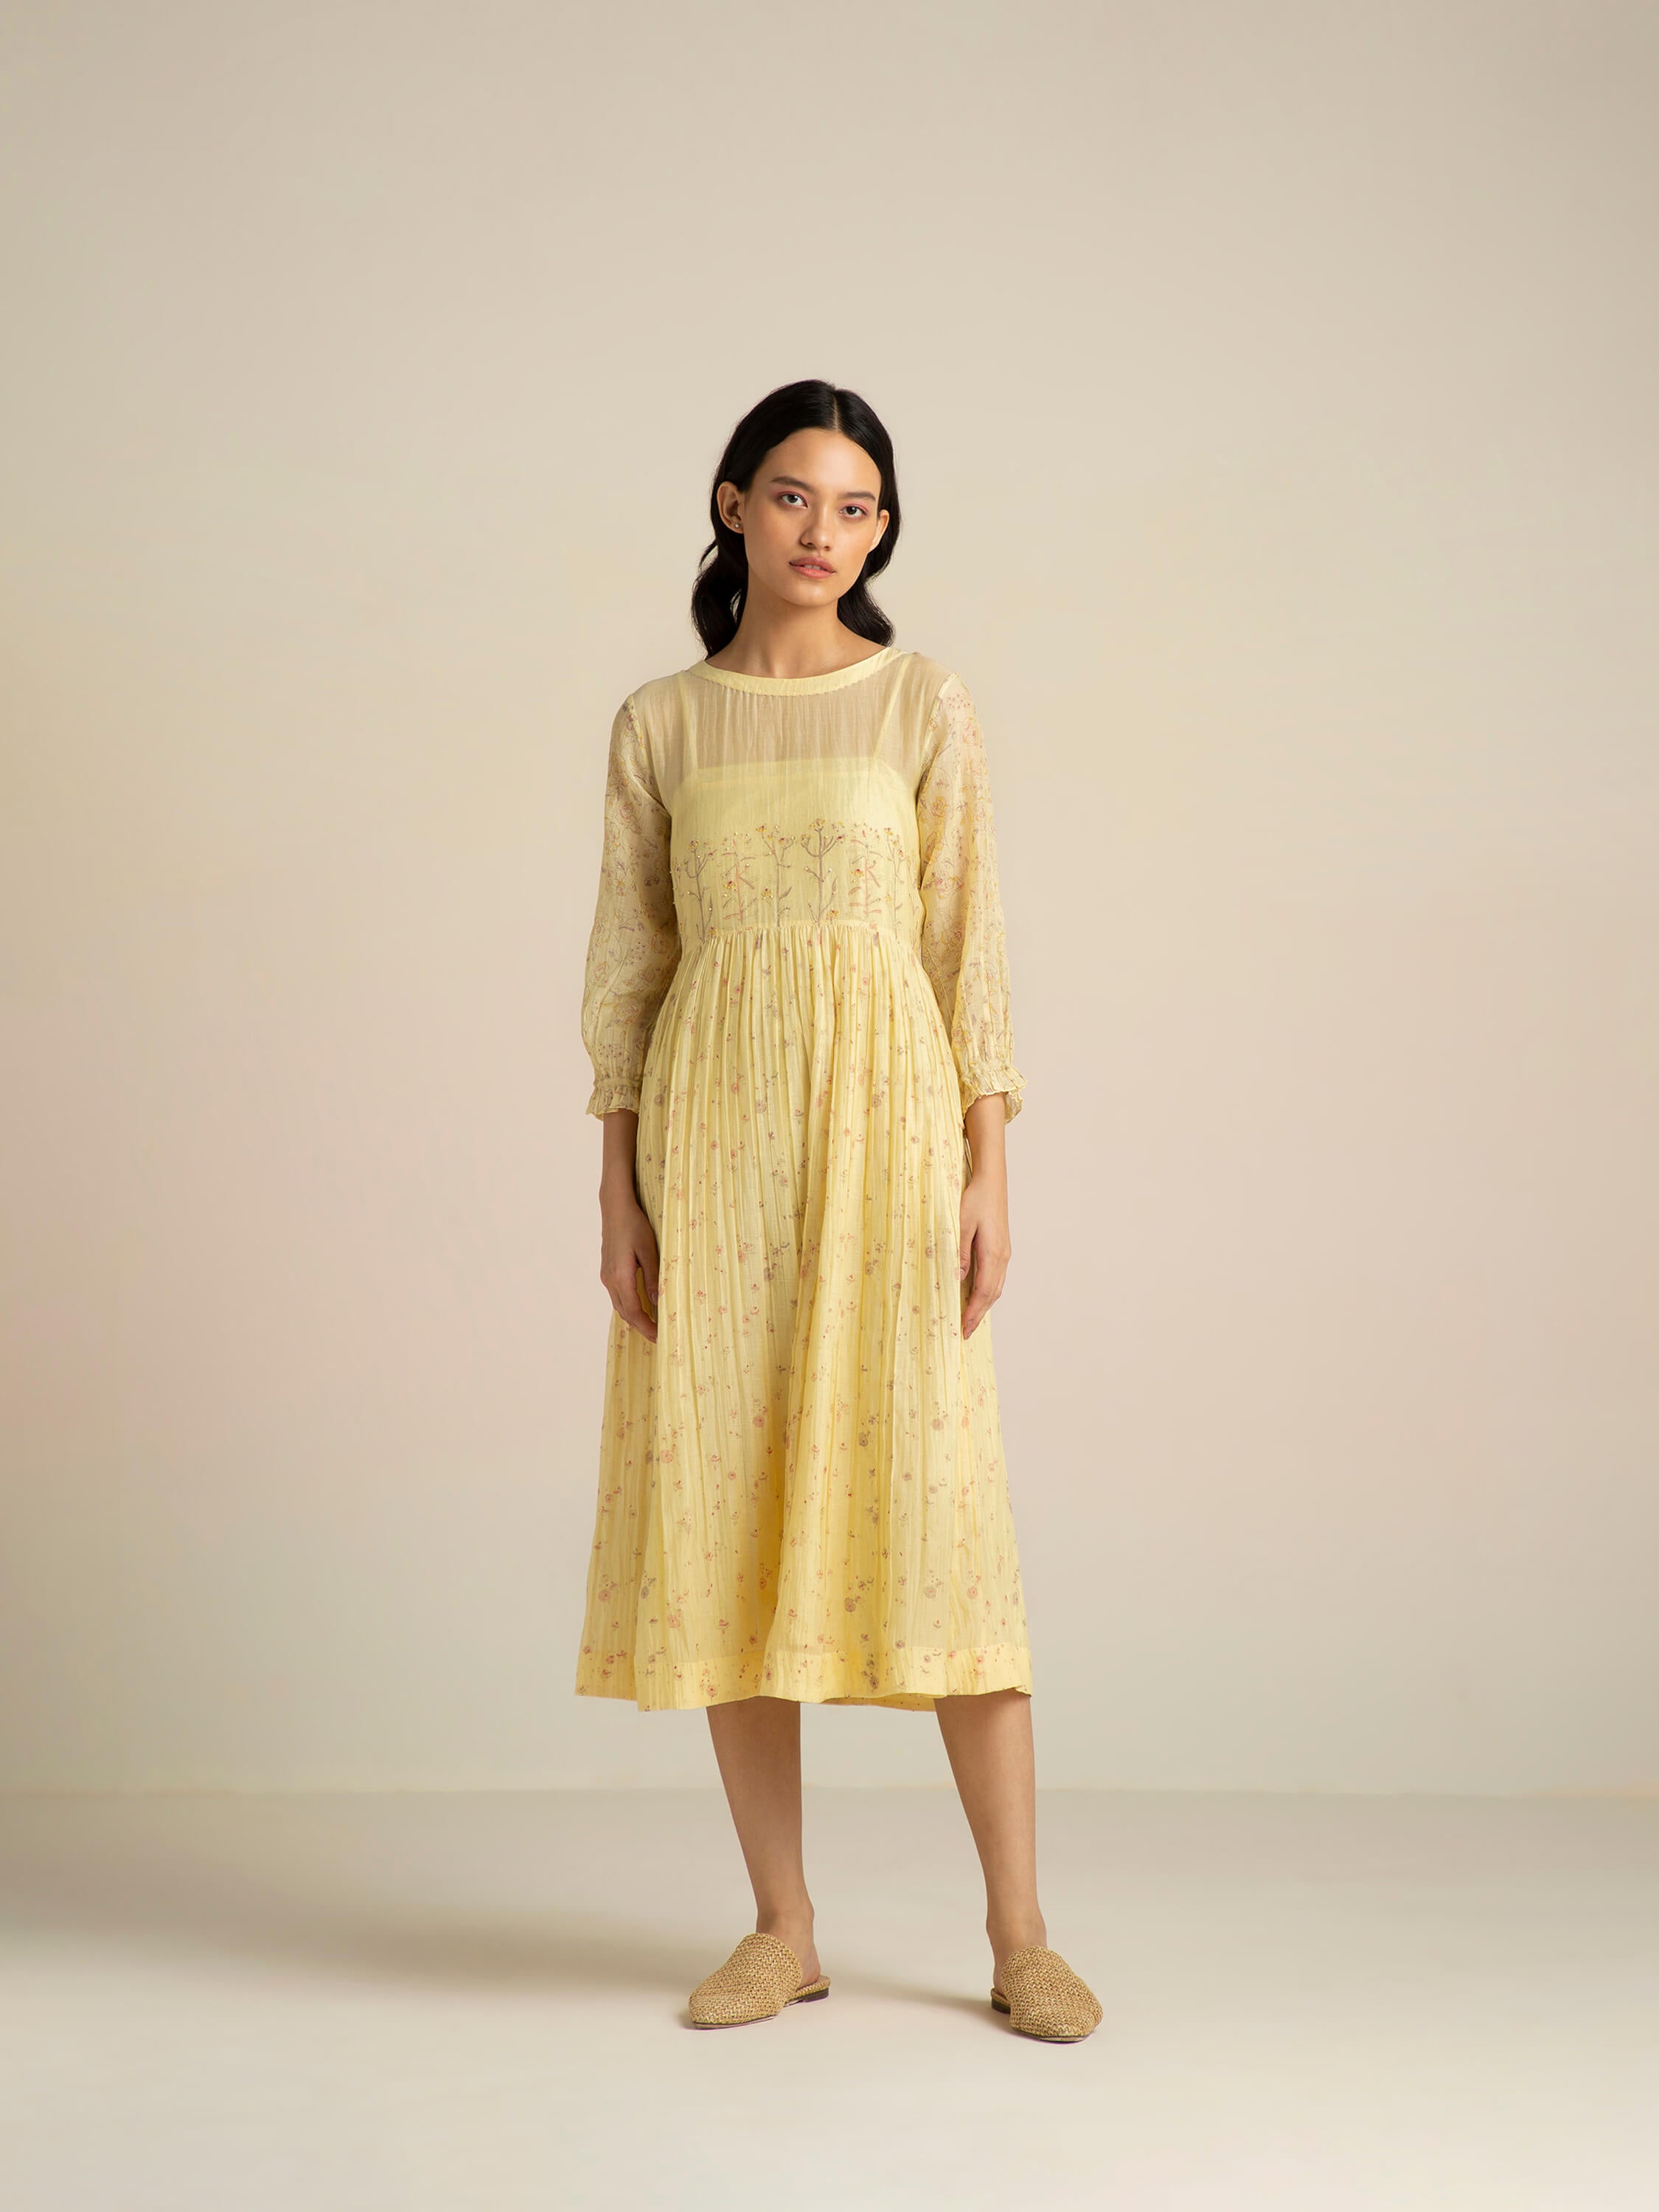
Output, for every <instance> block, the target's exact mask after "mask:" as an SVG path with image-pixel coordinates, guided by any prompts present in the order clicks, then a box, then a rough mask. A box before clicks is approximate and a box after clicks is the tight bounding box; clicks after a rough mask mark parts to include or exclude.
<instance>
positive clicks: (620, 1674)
mask: <svg viewBox="0 0 1659 2212" xmlns="http://www.w3.org/2000/svg"><path fill="white" fill-rule="evenodd" d="M665 1671H666V1673H667V1675H668V1679H667V1680H656V1679H653V1678H654V1676H655V1674H656V1669H655V1668H654V1667H648V1668H641V1669H637V1670H636V1669H635V1667H634V1664H633V1662H631V1660H629V1658H628V1657H627V1656H625V1655H624V1654H623V1653H620V1652H618V1653H613V1654H611V1656H609V1657H608V1658H606V1657H603V1656H600V1655H599V1653H597V1652H587V1651H584V1652H583V1653H582V1655H581V1657H580V1662H578V1665H577V1668H576V1681H575V1692H576V1695H577V1696H578V1697H579V1698H618V1699H631V1700H632V1701H633V1703H634V1704H635V1705H637V1706H638V1707H639V1709H640V1711H641V1712H673V1711H681V1712H683V1711H695V1710H696V1709H697V1708H699V1707H701V1706H707V1705H730V1704H732V1703H733V1702H735V1701H736V1700H737V1699H740V1698H756V1697H763V1698H785V1699H789V1700H791V1701H792V1702H793V1703H794V1704H797V1705H887V1706H890V1707H891V1708H893V1709H894V1710H896V1711H902V1712H924V1713H927V1712H932V1711H933V1710H934V1701H935V1699H939V1698H954V1697H964V1696H973V1695H976V1694H978V1693H981V1692H986V1691H990V1690H1019V1691H1023V1692H1024V1694H1025V1695H1026V1696H1027V1697H1029V1696H1030V1693H1031V1655H1030V1649H1029V1647H1028V1646H1026V1645H1024V1644H989V1645H983V1646H981V1648H979V1649H978V1650H962V1651H932V1650H930V1651H918V1652H915V1653H912V1654H908V1655H907V1654H894V1655H892V1656H890V1657H889V1658H888V1659H887V1660H886V1661H885V1662H872V1661H860V1660H858V1659H854V1658H843V1657H841V1656H837V1655H835V1654H825V1653H823V1652H817V1651H772V1652H770V1653H763V1652H758V1651H757V1652H738V1653H734V1654H732V1655H730V1656H723V1657H720V1658H718V1659H705V1660H700V1661H696V1662H690V1663H688V1664H687V1665H684V1666H682V1667H678V1668H671V1669H667V1670H665Z"/></svg>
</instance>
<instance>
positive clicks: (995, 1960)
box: [985, 1912, 1048, 1988]
mask: <svg viewBox="0 0 1659 2212" xmlns="http://www.w3.org/2000/svg"><path fill="white" fill-rule="evenodd" d="M985 1933H986V1935H987V1936H988V1937H989V1938H990V1942H991V1971H992V1978H993V1979H994V1982H995V1983H996V1984H997V1986H998V1988H1000V1987H1001V1985H1002V1970H1003V1967H1004V1966H1006V1964H1007V1962H1008V1960H1010V1959H1011V1958H1012V1956H1013V1954H1014V1953H1015V1952H1016V1951H1031V1950H1036V1949H1040V1948H1042V1947H1043V1946H1045V1945H1046V1944H1047V1942H1048V1926H1047V1923H1045V1922H1044V1920H1043V1917H1042V1914H1041V1913H1040V1912H1030V1913H1024V1914H1022V1915H1021V1916H1020V1917H1018V1919H1012V1920H1006V1921H1004V1922H1002V1923H1000V1924H994V1923H992V1922H990V1921H988V1920H987V1922H986V1923H985Z"/></svg>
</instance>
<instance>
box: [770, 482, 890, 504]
mask: <svg viewBox="0 0 1659 2212" xmlns="http://www.w3.org/2000/svg"><path fill="white" fill-rule="evenodd" d="M769 482H770V483H784V484H793V486H794V487H795V489H796V490H797V491H816V490H817V485H816V484H810V483H807V481H806V479H805V477H770V478H769ZM874 497H875V494H874V492H872V491H844V492H842V498H843V499H873V498H874Z"/></svg>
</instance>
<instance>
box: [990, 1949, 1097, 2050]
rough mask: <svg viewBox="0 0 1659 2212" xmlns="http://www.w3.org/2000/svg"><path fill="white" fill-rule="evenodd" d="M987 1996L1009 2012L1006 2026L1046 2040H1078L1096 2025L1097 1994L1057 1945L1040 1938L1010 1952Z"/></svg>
mask: <svg viewBox="0 0 1659 2212" xmlns="http://www.w3.org/2000/svg"><path fill="white" fill-rule="evenodd" d="M991 2002H992V2004H993V2005H994V2007H995V2008H996V2009H997V2011H999V2012H1006V2014H1007V2015H1008V2025H1009V2026H1010V2027H1012V2028H1017V2029H1018V2032H1019V2033H1020V2034H1021V2035H1035V2036H1037V2037H1039V2038H1040V2039H1042V2041H1043V2042H1044V2043H1079V2042H1081V2041H1082V2039H1083V2038H1084V2037H1085V2035H1092V2034H1093V2033H1094V2032H1095V2030H1096V2029H1097V2027H1099V2026H1100V2019H1101V2004H1100V1999H1099V1998H1098V1997H1097V1996H1096V1995H1095V1993H1094V1991H1093V1990H1091V1988H1090V1987H1089V1984H1087V1982H1085V1981H1084V1980H1082V1979H1081V1978H1079V1976H1078V1975H1076V1974H1074V1973H1073V1972H1072V1970H1071V1968H1070V1967H1069V1966H1067V1965H1066V1961H1065V1960H1064V1959H1062V1958H1061V1957H1060V1954H1059V1952H1058V1951H1050V1950H1049V1949H1048V1948H1047V1947H1046V1946H1045V1945H1043V1944H1041V1943H1036V1944H1033V1945H1032V1946H1031V1948H1030V1949H1029V1950H1025V1951H1012V1952H1010V1954H1008V1956H1007V1958H1006V1959H1005V1960H1003V1962H1002V1980H1001V1984H1000V1987H999V1986H998V1985H997V1984H992V1988H991Z"/></svg>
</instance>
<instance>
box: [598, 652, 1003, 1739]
mask: <svg viewBox="0 0 1659 2212" xmlns="http://www.w3.org/2000/svg"><path fill="white" fill-rule="evenodd" d="M582 1035H583V1038H584V1041H585V1042H586V1047H587V1049H588V1053H589V1055H590V1057H591V1059H592V1066H593V1087H592V1094H591V1096H590V1097H589V1100H588V1111H589V1112H590V1113H592V1114H596V1115H602V1114H605V1113H608V1112H611V1111H613V1110H614V1109H617V1108H619V1107H629V1108H633V1109H636V1110H637V1112H638V1114H639V1132H638V1147H637V1152H636V1155H635V1175H636V1181H637V1183H638V1188H639V1194H640V1200H641V1206H643V1208H644V1210H645V1212H646V1215H647V1218H648V1219H649V1221H650V1223H651V1225H652V1228H653V1231H654V1232H655V1234H656V1237H657V1242H658V1253H659V1285H658V1304H657V1324H658V1335H657V1341H656V1342H655V1344H654V1345H653V1344H650V1343H647V1341H646V1340H645V1339H644V1338H642V1337H641V1336H640V1335H638V1334H636V1333H635V1331H633V1330H631V1329H630V1328H628V1326H627V1324H626V1323H625V1322H623V1320H622V1319H621V1317H620V1316H613V1318H612V1321H611V1334H610V1339H609V1346H608V1352H607V1358H606V1376H605V1421H604V1427H603V1431H602V1435H601V1438H600V1453H599V1499H598V1510H597V1515H596V1525H595V1531H594V1546H593V1552H592V1559H591V1562H590V1566H589V1572H588V1578H587V1602H586V1620H585V1622H584V1626H583V1633H582V1644H581V1651H580V1659H579V1662H578V1667H577V1679H576V1687H577V1689H578V1691H579V1692H585V1693H587V1694H590V1695H595V1696H601V1697H606V1696H608V1697H626V1698H633V1699H636V1701H637V1702H638V1703H639V1704H640V1705H642V1706H647V1707H661V1706H686V1705H712V1704H716V1703H720V1702H722V1701H724V1700H726V1699H732V1698H741V1697H747V1696H750V1695H753V1694H756V1693H757V1692H759V1693H763V1694H766V1695H769V1696H775V1697H787V1698H795V1699H811V1700H817V1701H823V1702H829V1703H848V1704H879V1705H901V1706H908V1707H913V1708H926V1707H929V1706H931V1705H932V1704H933V1699H934V1698H935V1697H936V1696H939V1695H946V1694H956V1693H957V1692H965V1691H977V1690H991V1689H1000V1688H1006V1687H1012V1688H1018V1689H1029V1688H1030V1653H1029V1650H1028V1645H1027V1638H1026V1627H1025V1615H1024V1601H1023V1597H1022V1593H1021V1588H1020V1577H1019V1565H1018V1556H1017V1552H1016V1547H1015V1541H1014V1531H1013V1524H1012V1514H1011V1510H1010V1506H1009V1500H1008V1492H1007V1482H1006V1472H1005V1468H1004V1464H1003V1456H1002V1443H1001V1435H1000V1420H999V1415H998V1407H997V1395H996V1380H995V1374H994V1363H993V1358H992V1349H991V1336H990V1326H989V1323H988V1322H981V1324H980V1326H979V1328H977V1329H975V1332H974V1334H973V1335H972V1336H971V1337H969V1338H968V1339H967V1340H963V1335H962V1331H961V1311H962V1304H963V1289H962V1285H961V1284H960V1282H959V1280H958V1277H957V1243H958V1234H959V1210H960V1205H961V1197H962V1185H963V1174H964V1171H965V1169H966V1166H967V1159H966V1152H965V1146H964V1139H963V1112H964V1110H965V1109H966V1108H967V1107H968V1106H969V1104H970V1103H972V1102H973V1100H974V1099H975V1098H977V1097H982V1096H984V1095H986V1094H987V1093H992V1092H1000V1093H1001V1094H1002V1095H1003V1097H1004V1101H1005V1112H1006V1115H1008V1116H1009V1117H1010V1118H1012V1115H1014V1114H1016V1113H1018V1110H1019V1107H1020V1103H1021V1094H1022V1090H1023V1083H1022V1079H1021V1077H1020V1075H1019V1073H1018V1069H1017V1068H1016V1066H1015V1065H1014V1061H1013V1056H1012V1030H1011V1026H1010V1018H1009V1003H1008V975H1007V961H1006V946H1005V939H1004V931H1003V917H1002V906H1001V899H1000V892H999V889H998V884H997V875H996V854H995V842H994V832H993V824H992V816H991V805H990V793H989V785H988V781H987V770H986V758H985V749H984V743H983V739H982V738H981V732H980V729H979V726H978V723H977V720H976V719H975V714H974V709H973V705H972V702H971V701H970V699H969V695H968V692H967V690H966V689H965V687H964V686H963V684H962V683H961V681H960V680H959V679H958V678H956V677H955V676H953V675H951V672H950V671H948V670H946V669H945V668H943V667H942V666H940V665H939V664H938V663H937V662H934V661H930V660H927V659H924V658H923V657H922V656H921V655H920V654H916V653H899V652H896V651H895V650H893V649H892V648H888V649H886V650H884V651H883V652H881V653H877V654H875V655H874V656H873V657H872V658H871V659H866V660H864V661H861V662H859V663H857V664H856V665H854V666H853V667H852V668H848V669H842V670H839V671H836V673H834V674H833V675H829V676H822V677H806V678H766V677H750V676H739V675H737V674H734V673H732V672H731V671H726V670H720V669H711V668H709V667H708V665H707V664H706V663H698V664H696V665H695V666H694V667H692V668H690V669H687V670H684V671H681V672H680V673H679V674H678V675H675V676H671V677H665V678H661V679H659V681H657V682H655V683H652V684H646V685H644V686H642V687H641V690H638V691H636V692H635V693H634V694H633V695H632V696H630V697H629V699H628V700H627V701H626V702H624V703H623V707H622V708H621V709H620V710H619V712H618V714H617V718H616V722H615V724H614V726H613V728H612V731H611V750H610V758H609V765H608V770H607V776H606V784H605V838H604V854H603V861H602V867H601V874H600V883H599V902H598V908H597V911H596V914H595V916H594V921H593V929H592V937H591V939H590V941H589V945H588V951H587V964H586V981H585V988H584V994H583V1004H582Z"/></svg>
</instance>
